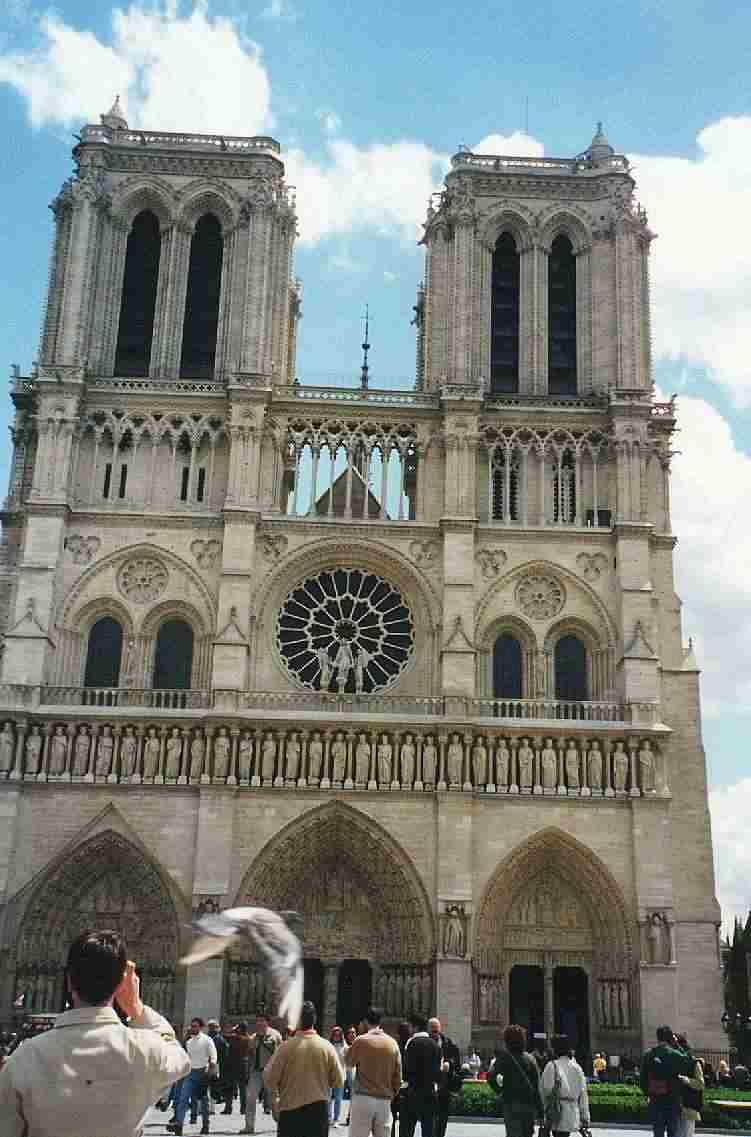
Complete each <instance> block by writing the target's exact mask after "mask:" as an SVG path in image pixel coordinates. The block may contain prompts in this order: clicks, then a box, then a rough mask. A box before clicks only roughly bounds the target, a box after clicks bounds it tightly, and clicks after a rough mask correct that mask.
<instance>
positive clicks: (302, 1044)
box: [263, 1000, 344, 1137]
mask: <svg viewBox="0 0 751 1137" xmlns="http://www.w3.org/2000/svg"><path fill="white" fill-rule="evenodd" d="M315 1025H316V1009H315V1007H314V1006H313V1004H312V1003H311V1002H309V1001H307V1000H306V1002H304V1003H303V1005H302V1013H301V1015H300V1026H299V1028H298V1030H297V1031H296V1032H295V1034H294V1036H293V1037H292V1038H288V1039H287V1041H286V1042H283V1043H282V1045H281V1046H280V1047H279V1049H278V1050H277V1051H276V1053H275V1054H274V1056H273V1057H272V1058H271V1060H270V1061H269V1062H268V1063H267V1064H266V1067H265V1069H264V1072H263V1080H264V1083H265V1085H266V1088H267V1089H269V1090H271V1092H272V1093H274V1092H276V1093H278V1095H279V1128H278V1130H277V1137H327V1134H328V1131H329V1098H330V1097H331V1091H332V1090H334V1089H339V1088H340V1087H341V1086H343V1085H344V1071H343V1070H342V1067H341V1063H340V1062H339V1059H338V1057H337V1053H336V1050H335V1049H334V1047H333V1046H332V1045H331V1043H330V1042H329V1041H328V1039H326V1038H321V1036H320V1035H319V1034H318V1033H317V1032H316V1029H315Z"/></svg>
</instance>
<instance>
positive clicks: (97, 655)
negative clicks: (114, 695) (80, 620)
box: [83, 616, 123, 687]
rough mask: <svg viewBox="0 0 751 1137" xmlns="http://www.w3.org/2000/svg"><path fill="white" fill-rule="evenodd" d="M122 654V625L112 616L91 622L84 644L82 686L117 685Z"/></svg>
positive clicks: (101, 617)
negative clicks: (84, 662) (84, 658)
mask: <svg viewBox="0 0 751 1137" xmlns="http://www.w3.org/2000/svg"><path fill="white" fill-rule="evenodd" d="M122 655H123V627H122V624H121V623H120V622H119V621H118V620H116V619H114V617H112V616H100V618H99V619H98V620H97V621H96V623H95V624H92V626H91V629H90V631H89V637H88V641H87V644H86V664H85V666H84V674H83V685H84V687H117V686H118V684H119V682H120V667H121V664H122Z"/></svg>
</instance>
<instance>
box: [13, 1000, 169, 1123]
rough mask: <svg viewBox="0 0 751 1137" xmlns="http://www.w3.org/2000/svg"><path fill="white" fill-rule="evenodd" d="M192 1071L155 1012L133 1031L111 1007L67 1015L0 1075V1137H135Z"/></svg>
mask: <svg viewBox="0 0 751 1137" xmlns="http://www.w3.org/2000/svg"><path fill="white" fill-rule="evenodd" d="M189 1069H190V1059H189V1058H188V1055H187V1054H186V1053H185V1051H184V1050H183V1048H182V1046H180V1044H179V1042H178V1041H177V1039H176V1038H175V1034H174V1031H173V1030H172V1027H171V1026H170V1024H169V1023H168V1022H167V1020H166V1019H164V1018H162V1016H161V1015H160V1014H158V1013H157V1012H156V1011H153V1010H152V1009H151V1008H150V1007H144V1010H143V1015H142V1016H141V1018H140V1019H131V1020H130V1026H129V1027H126V1026H123V1024H122V1023H121V1022H120V1019H119V1018H118V1017H117V1015H116V1013H115V1012H114V1011H113V1009H112V1008H111V1007H81V1008H79V1009H78V1010H74V1011H66V1012H65V1013H64V1014H62V1015H58V1017H57V1019H56V1021H55V1026H54V1027H53V1029H52V1030H48V1031H46V1033H45V1034H42V1035H39V1036H38V1037H37V1038H32V1039H29V1040H28V1041H27V1042H23V1043H22V1044H21V1045H20V1046H19V1047H18V1049H17V1050H15V1051H14V1052H13V1054H11V1056H10V1058H9V1059H8V1061H7V1062H6V1063H5V1066H4V1067H3V1069H2V1070H0V1137H135V1135H136V1134H140V1133H141V1132H142V1125H143V1119H144V1116H145V1115H146V1111H147V1110H148V1109H149V1107H150V1106H152V1105H153V1104H154V1102H155V1101H156V1100H157V1099H158V1098H159V1097H161V1095H162V1094H163V1093H164V1091H165V1090H166V1089H167V1087H168V1086H170V1085H172V1083H173V1082H175V1081H177V1079H178V1078H182V1077H184V1075H185V1074H187V1073H188V1070H189Z"/></svg>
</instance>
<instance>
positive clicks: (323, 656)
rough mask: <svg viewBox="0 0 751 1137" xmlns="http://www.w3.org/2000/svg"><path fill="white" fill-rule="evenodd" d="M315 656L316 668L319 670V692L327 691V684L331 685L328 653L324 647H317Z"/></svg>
mask: <svg viewBox="0 0 751 1137" xmlns="http://www.w3.org/2000/svg"><path fill="white" fill-rule="evenodd" d="M316 655H317V656H318V666H319V668H320V670H321V682H320V690H321V691H328V689H329V684H330V683H331V660H330V659H329V653H328V651H327V650H326V648H325V647H319V649H318V651H317V652H316Z"/></svg>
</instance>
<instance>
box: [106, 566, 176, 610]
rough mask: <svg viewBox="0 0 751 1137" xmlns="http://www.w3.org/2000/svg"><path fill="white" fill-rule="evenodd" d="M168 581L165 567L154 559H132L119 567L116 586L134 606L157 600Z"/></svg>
mask: <svg viewBox="0 0 751 1137" xmlns="http://www.w3.org/2000/svg"><path fill="white" fill-rule="evenodd" d="M168 581H169V572H168V571H167V568H166V566H165V565H164V564H163V563H162V562H161V561H160V560H157V559H156V557H134V558H133V559H131V560H127V561H125V563H124V564H122V565H121V566H120V570H119V572H118V574H117V585H118V588H119V589H120V591H121V592H122V594H123V596H125V597H127V599H128V600H131V601H132V602H133V603H134V604H146V603H147V602H148V601H150V600H157V599H158V598H159V597H160V596H161V595H162V593H163V592H164V590H165V588H166V587H167V583H168Z"/></svg>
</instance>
